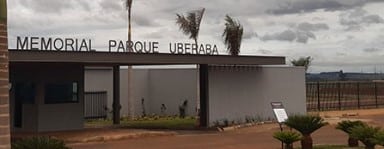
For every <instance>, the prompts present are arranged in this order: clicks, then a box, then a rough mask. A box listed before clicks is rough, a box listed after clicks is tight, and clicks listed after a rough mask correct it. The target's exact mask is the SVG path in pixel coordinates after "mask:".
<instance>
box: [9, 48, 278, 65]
mask: <svg viewBox="0 0 384 149" xmlns="http://www.w3.org/2000/svg"><path fill="white" fill-rule="evenodd" d="M9 61H10V62H11V63H15V62H27V63H29V62H39V63H83V64H87V65H178V64H217V65H282V64H285V57H277V56H229V55H192V54H188V55H184V54H183V55H181V54H180V55H178V54H167V53H151V54H146V53H123V52H120V53H118V52H113V53H110V52H74V51H37V50H9Z"/></svg>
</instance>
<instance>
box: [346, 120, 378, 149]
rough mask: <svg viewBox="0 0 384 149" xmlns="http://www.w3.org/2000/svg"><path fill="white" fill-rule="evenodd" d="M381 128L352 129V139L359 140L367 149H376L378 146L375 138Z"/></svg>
mask: <svg viewBox="0 0 384 149" xmlns="http://www.w3.org/2000/svg"><path fill="white" fill-rule="evenodd" d="M380 129H381V128H380V127H373V126H368V125H366V124H365V125H361V126H355V127H352V128H351V137H353V138H356V139H359V140H360V141H361V142H363V144H364V145H365V148H366V149H374V148H375V146H376V142H375V141H374V140H375V136H377V133H378V132H379V131H380Z"/></svg>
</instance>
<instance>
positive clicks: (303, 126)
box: [285, 115, 328, 149]
mask: <svg viewBox="0 0 384 149" xmlns="http://www.w3.org/2000/svg"><path fill="white" fill-rule="evenodd" d="M327 124H328V123H327V122H324V119H323V118H321V117H320V116H313V115H294V116H289V117H288V119H287V121H285V125H287V126H288V127H291V128H293V129H295V130H297V131H298V132H300V133H301V135H302V136H303V137H302V139H301V148H302V149H312V148H313V141H312V137H311V134H312V133H313V132H315V131H316V130H317V129H319V128H321V127H323V126H325V125H327Z"/></svg>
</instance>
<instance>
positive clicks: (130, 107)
mask: <svg viewBox="0 0 384 149" xmlns="http://www.w3.org/2000/svg"><path fill="white" fill-rule="evenodd" d="M132 2H133V0H126V1H125V8H126V9H127V12H128V43H131V42H132V37H131V36H132V35H131V34H132V29H131V10H132ZM127 51H128V52H133V49H132V47H129V48H128V49H127ZM127 77H128V78H127V79H128V92H127V94H128V96H127V97H128V99H127V101H128V118H129V119H133V117H134V116H133V115H134V114H133V104H132V102H131V100H132V96H131V95H132V92H131V91H132V79H131V78H132V66H131V65H128V72H127Z"/></svg>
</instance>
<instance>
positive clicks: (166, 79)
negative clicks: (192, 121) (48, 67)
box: [149, 69, 197, 116]
mask: <svg viewBox="0 0 384 149" xmlns="http://www.w3.org/2000/svg"><path fill="white" fill-rule="evenodd" d="M196 79H197V74H196V69H151V70H149V91H150V93H149V95H150V100H149V107H150V111H149V112H150V113H155V114H160V113H161V108H160V107H161V104H165V105H166V107H167V110H166V113H165V114H166V115H178V114H179V106H180V105H182V103H183V102H184V100H187V101H188V106H187V112H186V114H187V115H190V116H192V115H196V103H197V98H196V97H197V92H196V90H197V81H196Z"/></svg>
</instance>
